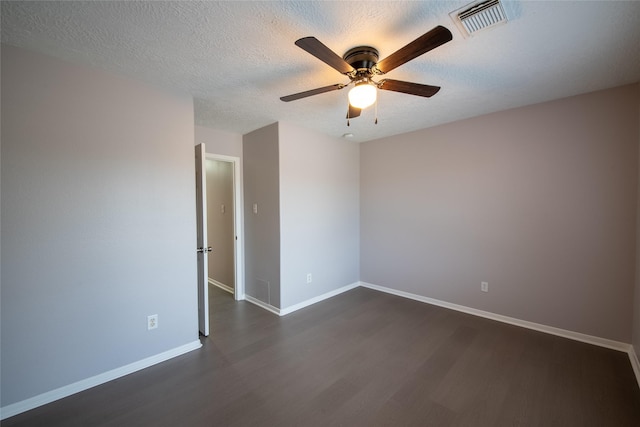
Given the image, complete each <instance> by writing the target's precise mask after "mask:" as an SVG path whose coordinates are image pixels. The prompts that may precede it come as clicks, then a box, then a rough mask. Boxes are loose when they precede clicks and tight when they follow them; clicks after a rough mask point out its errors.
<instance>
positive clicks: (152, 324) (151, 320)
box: [147, 314, 158, 330]
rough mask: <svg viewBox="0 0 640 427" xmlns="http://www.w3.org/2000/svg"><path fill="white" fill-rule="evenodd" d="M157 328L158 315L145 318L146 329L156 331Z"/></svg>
mask: <svg viewBox="0 0 640 427" xmlns="http://www.w3.org/2000/svg"><path fill="white" fill-rule="evenodd" d="M157 327H158V315H157V314H152V315H151V316H147V329H148V330H151V329H156V328H157Z"/></svg>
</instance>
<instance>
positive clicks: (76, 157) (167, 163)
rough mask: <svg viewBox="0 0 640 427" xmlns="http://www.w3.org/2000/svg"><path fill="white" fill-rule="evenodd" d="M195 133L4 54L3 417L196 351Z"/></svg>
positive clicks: (165, 115)
mask: <svg viewBox="0 0 640 427" xmlns="http://www.w3.org/2000/svg"><path fill="white" fill-rule="evenodd" d="M193 121H194V118H193V102H192V99H191V98H190V97H187V96H181V95H173V94H168V93H164V92H160V91H158V90H156V89H154V88H151V87H148V86H146V85H144V84H140V83H138V82H135V81H132V80H129V79H125V78H120V77H118V76H114V75H111V74H107V73H103V72H100V71H97V70H93V69H90V68H85V67H81V66H76V65H71V64H68V63H65V62H62V61H58V60H54V59H51V58H48V57H46V56H43V55H40V54H33V53H28V52H26V51H23V50H20V49H16V48H13V47H9V46H4V45H3V46H2V216H1V218H2V237H1V238H2V241H1V244H2V277H1V279H2V291H1V292H2V294H1V300H2V314H1V316H2V317H1V323H2V341H1V345H2V366H1V367H2V406H6V405H8V404H11V403H15V402H18V401H21V400H24V399H26V398H29V397H33V396H35V395H38V394H41V393H43V392H47V391H51V390H52V389H55V388H58V387H62V386H65V385H68V384H71V383H73V382H76V381H78V380H81V379H85V378H88V377H92V376H95V375H97V374H100V373H103V372H106V371H108V370H112V369H115V368H118V367H122V366H124V365H126V364H129V363H132V362H136V361H139V360H141V359H143V358H146V357H149V356H153V355H156V354H159V353H161V352H164V351H167V350H171V349H174V348H176V347H179V346H182V345H185V344H189V343H192V342H194V341H197V339H198V322H197V294H196V291H197V289H196V256H195V251H194V249H195V234H196V231H195V191H194V153H193V146H194V135H193V132H194V130H193ZM150 314H158V315H159V325H160V326H159V328H158V329H156V330H153V331H147V315H150Z"/></svg>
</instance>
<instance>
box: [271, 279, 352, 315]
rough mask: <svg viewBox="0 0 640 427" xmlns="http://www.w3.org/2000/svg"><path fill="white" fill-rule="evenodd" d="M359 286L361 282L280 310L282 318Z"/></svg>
mask: <svg viewBox="0 0 640 427" xmlns="http://www.w3.org/2000/svg"><path fill="white" fill-rule="evenodd" d="M358 286H360V282H355V283H352V284H350V285H347V286H343V287H341V288H338V289H334V290H333V291H330V292H327V293H324V294H322V295H318V296H317V297H313V298H310V299H308V300H306V301H302V302H299V303H298V304H294V305H290V306H289V307H285V308H282V309H280V316H285V315H287V314H289V313H293V312H294V311H297V310H300V309H301V308H305V307H308V306H310V305H312V304H315V303H318V302H320V301H323V300H326V299H328V298H331V297H334V296H336V295H339V294H341V293H343V292H347V291H350V290H351V289H354V288H357V287H358Z"/></svg>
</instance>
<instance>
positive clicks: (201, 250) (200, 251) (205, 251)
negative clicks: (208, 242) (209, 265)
mask: <svg viewBox="0 0 640 427" xmlns="http://www.w3.org/2000/svg"><path fill="white" fill-rule="evenodd" d="M197 251H198V253H199V254H206V253H207V252H213V249H211V246H209V247H208V248H198V249H197Z"/></svg>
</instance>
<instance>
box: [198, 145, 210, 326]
mask: <svg viewBox="0 0 640 427" xmlns="http://www.w3.org/2000/svg"><path fill="white" fill-rule="evenodd" d="M205 161H206V157H205V150H204V144H198V145H196V221H197V227H198V242H197V243H198V248H197V253H198V329H199V330H200V333H201V334H202V335H204V336H205V337H206V336H208V335H209V272H208V268H207V253H208V252H210V251H211V248H210V247H208V246H207V197H206V194H207V177H206V170H207V168H206V165H205Z"/></svg>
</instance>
